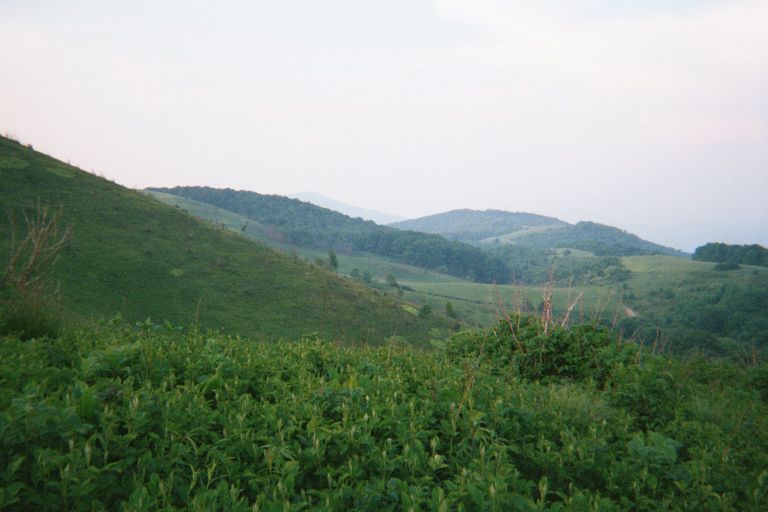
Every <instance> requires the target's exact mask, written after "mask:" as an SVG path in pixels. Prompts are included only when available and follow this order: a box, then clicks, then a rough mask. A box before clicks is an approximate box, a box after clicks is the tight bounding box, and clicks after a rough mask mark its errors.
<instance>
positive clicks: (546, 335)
mask: <svg viewBox="0 0 768 512" xmlns="http://www.w3.org/2000/svg"><path fill="white" fill-rule="evenodd" d="M636 353H637V347H636V345H634V344H633V343H626V342H622V340H621V338H620V337H619V336H618V335H617V334H616V333H614V332H612V331H610V330H609V329H607V328H606V327H603V326H601V325H599V324H595V323H590V324H582V325H577V326H574V327H571V328H564V327H560V326H556V325H550V326H549V327H548V328H545V324H544V323H543V322H542V321H541V320H540V319H539V318H537V317H534V316H524V315H514V316H512V317H510V318H509V319H508V320H502V321H501V322H499V324H498V325H496V327H494V328H493V329H489V330H484V331H477V332H464V333H459V334H456V335H454V336H453V337H452V339H451V341H450V344H449V355H450V356H452V357H454V358H462V357H478V356H484V357H485V358H487V360H488V361H491V362H492V364H493V365H495V366H498V367H499V368H509V367H511V368H512V369H513V370H514V371H515V372H516V373H517V374H518V375H520V376H522V377H524V378H527V379H532V380H550V379H570V380H585V379H590V378H591V379H594V380H595V381H597V383H598V385H599V386H602V385H603V384H604V382H605V379H606V377H607V376H608V375H609V374H610V372H611V371H612V369H613V368H614V367H615V366H617V365H622V364H627V363H629V362H631V361H633V360H634V358H635V356H636Z"/></svg>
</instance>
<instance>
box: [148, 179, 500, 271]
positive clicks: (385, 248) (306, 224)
mask: <svg viewBox="0 0 768 512" xmlns="http://www.w3.org/2000/svg"><path fill="white" fill-rule="evenodd" d="M149 190H154V191H158V192H166V193H170V194H174V195H177V196H181V197H186V198H188V199H194V200H195V201H200V202H203V203H208V204H211V205H214V206H217V207H219V208H224V209H226V210H229V211H232V212H235V213H238V214H240V215H244V216H246V217H248V218H250V219H253V220H254V221H257V222H259V223H261V224H264V225H266V226H270V227H273V228H275V229H276V230H277V233H275V234H274V236H276V237H278V238H281V237H282V238H283V240H282V241H285V242H288V243H291V244H295V245H304V246H314V247H323V248H331V249H335V250H337V251H340V252H353V251H363V252H369V253H372V254H377V255H380V256H385V257H388V258H391V259H393V260H395V261H399V262H402V263H407V264H409V265H414V266H417V267H423V268H427V269H430V270H436V271H439V272H443V273H446V274H450V275H453V276H457V277H462V278H468V279H471V280H474V281H478V282H484V283H493V282H498V283H506V282H509V279H510V274H509V269H508V268H507V266H506V265H505V263H504V262H503V261H502V260H500V259H498V258H495V257H493V256H489V255H487V254H485V253H483V252H482V251H481V250H480V249H478V248H476V247H473V246H470V245H467V244H464V243H459V242H452V241H448V240H446V239H444V238H443V237H441V236H438V235H431V234H426V233H418V232H415V231H401V230H398V229H394V228H389V227H385V226H379V225H377V224H375V223H374V222H371V221H365V220H362V219H359V218H357V219H353V218H351V217H348V216H346V215H343V214H341V213H338V212H334V211H332V210H328V209H326V208H320V207H318V206H315V205H312V204H309V203H305V202H302V201H299V200H298V199H289V198H286V197H282V196H275V195H263V194H257V193H255V192H248V191H236V190H231V189H214V188H209V187H175V188H151V189H149Z"/></svg>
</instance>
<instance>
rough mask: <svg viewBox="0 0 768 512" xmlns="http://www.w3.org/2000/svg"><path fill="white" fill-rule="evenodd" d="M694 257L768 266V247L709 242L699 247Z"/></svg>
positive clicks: (695, 258)
mask: <svg viewBox="0 0 768 512" xmlns="http://www.w3.org/2000/svg"><path fill="white" fill-rule="evenodd" d="M692 258H693V259H694V260H699V261H712V262H715V263H725V264H731V265H759V266H761V267H768V248H766V247H763V246H762V245H757V244H751V245H730V244H723V243H709V244H706V245H702V246H701V247H697V248H696V250H695V251H694V253H693V256H692Z"/></svg>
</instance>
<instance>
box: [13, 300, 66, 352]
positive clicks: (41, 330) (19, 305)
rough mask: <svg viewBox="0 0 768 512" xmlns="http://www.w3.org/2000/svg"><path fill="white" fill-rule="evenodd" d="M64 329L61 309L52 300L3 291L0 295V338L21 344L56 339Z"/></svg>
mask: <svg viewBox="0 0 768 512" xmlns="http://www.w3.org/2000/svg"><path fill="white" fill-rule="evenodd" d="M63 326H64V315H63V313H62V311H61V305H60V304H59V303H58V302H57V301H56V298H55V297H54V296H50V295H46V294H39V293H31V292H28V291H24V292H18V291H15V290H6V291H4V292H0V335H8V334H14V335H16V336H18V337H19V338H21V339H23V340H28V339H32V338H43V337H49V338H55V337H56V336H58V335H59V334H60V333H61V330H62V328H63Z"/></svg>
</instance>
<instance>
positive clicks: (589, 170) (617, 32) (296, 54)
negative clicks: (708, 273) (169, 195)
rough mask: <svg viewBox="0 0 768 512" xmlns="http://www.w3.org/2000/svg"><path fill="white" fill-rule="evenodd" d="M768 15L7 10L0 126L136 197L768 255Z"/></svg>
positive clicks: (274, 3)
mask: <svg viewBox="0 0 768 512" xmlns="http://www.w3.org/2000/svg"><path fill="white" fill-rule="evenodd" d="M766 26H768V2H767V1H765V0H759V1H752V0H728V1H717V0H678V1H675V0H666V1H661V0H648V1H644V2H637V1H633V0H610V1H599V0H536V1H532V0H531V1H519V0H505V1H502V0H387V1H386V2H380V1H378V2H374V1H372V0H368V1H355V0H346V1H344V0H303V1H299V0H250V1H245V0H240V1H235V0H223V1H217V2H210V1H205V2H204V1H197V0H184V1H181V0H167V1H148V0H134V1H131V2H116V1H105V0H101V1H88V0H80V1H75V0H55V1H54V0H0V133H3V134H9V135H12V136H14V137H15V138H17V139H19V140H21V141H22V142H25V143H31V144H33V145H34V146H35V148H36V149H39V150H41V151H44V152H47V153H49V154H52V155H53V156H56V157H57V158H60V159H62V160H65V161H69V162H71V163H72V164H75V165H77V166H79V167H81V168H83V169H86V170H89V171H92V172H96V173H97V174H100V175H103V176H105V177H107V178H109V179H111V180H113V181H115V182H117V183H120V184H122V185H126V186H129V187H134V188H143V187H147V186H174V185H209V186H214V187H232V188H237V189H248V190H253V191H256V192H260V193H269V194H292V193H297V192H303V191H313V192H317V193H321V194H324V195H326V196H329V197H332V198H334V199H337V200H339V201H343V202H346V203H350V204H354V205H358V206H361V207H365V208H369V209H376V210H381V211H385V212H390V213H393V214H397V215H401V216H404V217H418V216H422V215H429V214H433V213H438V212H442V211H447V210H452V209H458V208H473V209H486V208H496V209H503V210H510V211H528V212H533V213H540V214H544V215H551V216H555V217H559V218H561V219H563V220H566V221H570V222H576V221H579V220H591V221H595V222H602V223H605V224H610V225H614V226H618V227H621V228H623V229H626V230H628V231H631V232H633V233H636V234H638V235H639V236H641V237H643V238H646V239H649V240H652V241H654V242H658V243H662V244H665V245H670V246H673V247H676V248H680V249H684V250H692V249H693V248H695V247H696V246H698V245H701V244H703V243H706V242H710V241H723V242H729V243H762V244H764V245H768V199H767V198H768V30H766V29H765V27H766Z"/></svg>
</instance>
